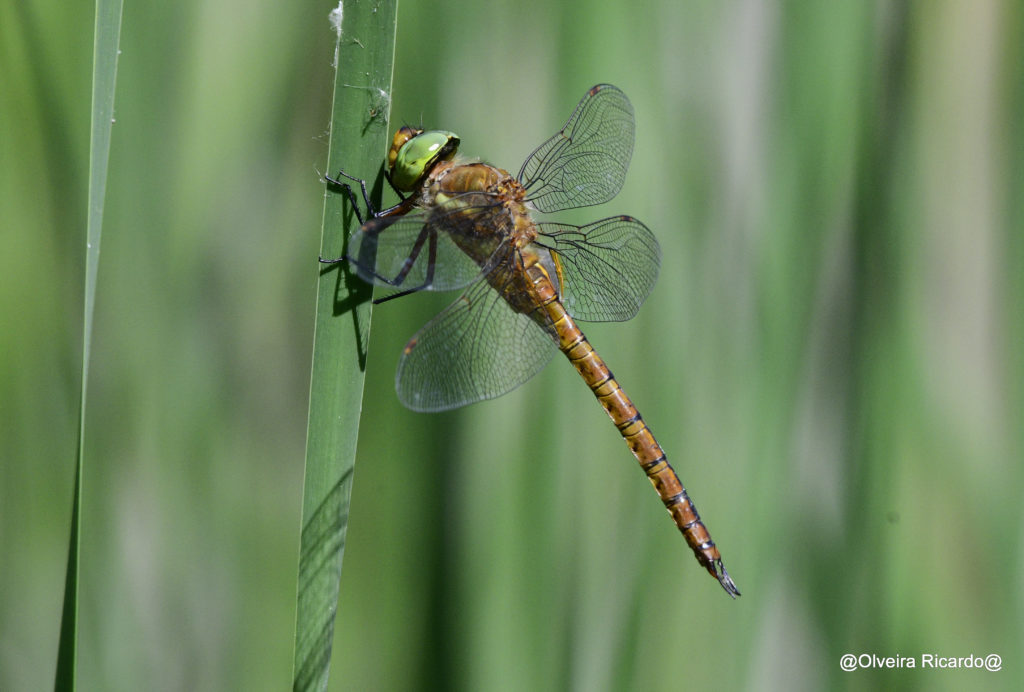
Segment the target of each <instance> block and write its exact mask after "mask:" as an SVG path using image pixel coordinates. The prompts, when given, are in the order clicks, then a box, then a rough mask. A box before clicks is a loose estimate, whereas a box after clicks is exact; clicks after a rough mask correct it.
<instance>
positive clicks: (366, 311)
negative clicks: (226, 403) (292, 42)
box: [292, 0, 397, 690]
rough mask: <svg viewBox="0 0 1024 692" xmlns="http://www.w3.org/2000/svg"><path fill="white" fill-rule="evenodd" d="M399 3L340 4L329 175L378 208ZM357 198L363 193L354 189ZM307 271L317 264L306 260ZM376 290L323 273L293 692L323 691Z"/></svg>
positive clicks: (332, 251) (330, 217) (330, 231)
mask: <svg viewBox="0 0 1024 692" xmlns="http://www.w3.org/2000/svg"><path fill="white" fill-rule="evenodd" d="M396 12H397V2H360V1H358V0H353V1H345V2H342V3H341V4H340V5H339V6H338V8H337V9H336V10H334V11H333V12H332V13H331V22H332V24H333V25H334V26H335V28H337V29H338V44H337V51H336V53H335V59H336V66H337V71H336V75H335V83H334V107H333V113H332V118H331V136H330V149H329V154H328V171H330V172H332V173H333V172H337V171H338V170H344V171H345V172H346V173H348V174H349V175H353V176H356V177H359V178H363V179H366V180H368V185H371V186H372V187H373V190H374V195H375V198H376V200H377V201H378V202H379V200H380V192H381V187H382V186H381V183H382V181H383V177H382V176H381V175H380V172H381V160H382V154H383V152H384V151H385V150H386V144H387V134H388V116H389V114H390V108H391V74H392V64H393V62H394V51H395V28H396V24H395V21H396ZM356 195H357V196H359V195H360V193H359V191H358V190H356ZM357 223H358V221H357V220H356V216H355V214H354V212H353V210H352V209H351V208H350V205H349V201H348V200H347V199H346V197H345V195H340V194H334V193H330V192H329V193H328V194H327V196H326V199H325V201H324V215H323V231H322V240H321V254H322V256H323V257H325V258H336V257H340V256H342V255H343V254H344V253H343V246H344V243H345V239H346V238H347V237H348V234H349V232H350V231H351V230H352V227H353V226H354V225H355V224H357ZM310 263H311V267H312V266H313V258H310ZM371 294H372V290H371V288H370V287H369V286H367V285H365V284H363V283H362V282H361V281H360V280H359V279H358V278H357V277H356V276H355V275H354V274H352V273H351V272H350V271H349V270H348V267H347V266H346V265H345V264H344V263H342V264H333V265H323V267H322V268H321V270H320V281H319V290H318V294H317V311H316V330H315V335H314V345H313V368H312V381H311V383H310V395H309V423H308V425H309V427H308V430H307V435H306V471H305V487H304V491H303V501H302V538H301V554H300V556H299V579H298V598H297V607H296V627H295V658H294V668H293V682H292V685H293V689H295V690H323V689H326V687H327V680H328V673H329V669H330V659H331V644H332V641H333V638H334V615H335V612H336V610H337V605H338V587H339V579H340V577H341V564H342V558H343V556H344V551H345V532H346V528H347V526H348V506H349V498H350V496H351V492H352V473H353V469H354V463H355V452H356V439H357V435H358V432H359V416H360V413H361V411H362V397H363V377H364V371H365V364H366V344H367V342H368V338H369V329H370V302H369V301H370V297H371Z"/></svg>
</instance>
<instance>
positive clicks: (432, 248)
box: [373, 226, 437, 305]
mask: <svg viewBox="0 0 1024 692" xmlns="http://www.w3.org/2000/svg"><path fill="white" fill-rule="evenodd" d="M427 240H429V249H428V250H427V275H426V277H424V279H423V283H422V284H420V285H419V286H415V287H413V288H407V289H405V290H404V291H399V292H398V293H392V294H391V295H387V296H384V297H383V298H376V299H374V301H373V304H374V305H380V304H381V303H384V302H386V301H389V300H394V299H395V298H401V297H402V296H407V295H409V294H410V293H416V292H418V291H422V290H424V289H427V288H430V286H431V285H432V284H433V283H434V265H435V264H436V263H437V233H436V232H434V231H433V230H431V229H429V228H428V227H427V226H424V227H423V230H422V231H421V232H420V235H419V237H418V238H417V239H416V244H415V245H413V248H412V252H410V253H409V256H408V257H406V258H405V262H403V263H402V271H400V272H399V273H398V276H396V277H395V278H394V280H393V283H392V281H388V283H390V284H391V285H393V286H398V285H400V284H401V283H402V282H403V281H405V277H406V276H408V275H409V271H410V270H411V269H412V265H413V264H414V263H415V262H416V258H417V257H419V254H420V252H421V251H422V250H423V243H424V242H425V241H427Z"/></svg>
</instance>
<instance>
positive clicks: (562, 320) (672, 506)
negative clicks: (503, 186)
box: [525, 262, 740, 598]
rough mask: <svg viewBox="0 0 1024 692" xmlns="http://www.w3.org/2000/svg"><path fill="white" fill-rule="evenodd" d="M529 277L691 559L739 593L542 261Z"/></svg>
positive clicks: (551, 325)
mask: <svg viewBox="0 0 1024 692" xmlns="http://www.w3.org/2000/svg"><path fill="white" fill-rule="evenodd" d="M525 268H526V272H527V275H528V276H529V277H530V282H531V283H532V288H533V294H534V302H535V304H536V305H538V307H537V308H536V309H537V310H538V311H540V312H541V313H542V315H540V316H539V317H540V320H541V321H542V322H543V323H545V324H546V327H547V328H548V329H549V330H553V331H554V333H555V335H556V336H557V338H558V347H559V349H560V350H561V351H562V353H564V354H565V355H566V357H567V358H568V359H569V362H570V363H572V364H573V367H575V368H576V371H577V372H578V373H579V374H580V376H581V377H583V380H584V382H586V383H587V386H588V387H590V390H591V391H592V392H593V393H594V396H595V397H597V400H598V402H599V403H600V404H601V406H602V408H604V410H605V411H606V412H607V413H608V415H609V417H611V419H612V421H613V422H614V423H615V427H617V428H618V429H619V432H620V433H621V434H622V437H623V439H625V440H626V444H627V445H629V449H630V451H631V452H633V456H635V457H636V460H637V461H638V462H639V463H640V468H642V469H643V470H644V473H646V474H647V477H648V478H649V479H650V481H651V484H652V485H654V489H655V490H656V491H657V492H658V495H659V496H660V497H661V501H662V502H663V503H664V504H665V508H666V509H668V513H669V515H671V517H672V520H673V521H674V522H675V524H676V526H677V527H678V528H679V530H680V531H681V532H682V534H683V537H684V538H685V539H686V542H687V544H688V545H689V546H690V548H691V549H692V550H693V553H694V555H695V556H696V557H697V561H698V562H700V564H701V565H703V566H704V568H705V569H706V570H707V571H708V572H709V573H710V574H711V576H713V577H714V578H715V579H717V580H718V582H719V583H720V584H721V585H722V588H723V589H725V591H726V593H728V594H729V595H730V596H732V597H733V598H735V597H736V596H739V595H740V592H739V589H738V588H736V584H735V583H733V581H732V578H730V577H729V573H728V572H727V571H726V570H725V566H724V565H723V564H722V555H721V554H720V553H719V552H718V547H717V546H716V545H715V542H714V541H713V540H711V534H710V533H708V530H707V527H706V526H704V522H703V521H701V518H700V515H699V514H698V513H697V508H696V506H694V504H693V501H692V500H690V497H689V495H687V494H686V489H685V488H684V487H683V484H682V482H680V480H679V476H678V475H676V472H675V470H674V469H673V468H672V465H671V464H669V463H668V459H666V457H665V451H664V450H663V449H662V448H661V445H659V444H658V441H657V440H656V439H654V435H653V434H652V433H651V430H650V428H648V427H647V423H645V422H644V419H643V417H642V416H641V415H640V412H639V411H637V409H636V406H634V405H633V402H632V401H630V399H629V396H627V395H626V392H624V391H623V389H622V387H620V386H619V383H618V382H616V381H615V378H614V377H613V376H612V373H611V370H609V369H608V366H607V365H605V363H604V360H602V359H601V357H600V356H599V355H598V354H597V352H596V351H595V350H594V348H593V346H591V345H590V342H589V341H588V340H587V337H586V336H584V334H583V332H582V330H580V328H579V327H578V326H577V325H576V322H575V321H574V320H573V319H572V317H571V316H570V315H569V314H568V313H567V312H566V310H565V307H564V306H563V305H562V303H561V301H559V300H558V294H557V292H556V291H555V288H554V285H553V284H552V282H551V280H550V279H549V277H548V275H547V273H546V271H545V270H544V268H543V266H542V265H541V264H540V263H537V262H531V263H529V264H528V266H526V267H525Z"/></svg>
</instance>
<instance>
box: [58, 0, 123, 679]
mask: <svg viewBox="0 0 1024 692" xmlns="http://www.w3.org/2000/svg"><path fill="white" fill-rule="evenodd" d="M122 5H123V0H96V27H95V43H94V46H93V72H92V124H91V129H90V141H89V207H88V217H87V221H86V233H85V234H86V243H85V298H84V308H83V322H82V388H81V398H80V400H79V408H78V456H77V459H76V463H75V490H74V500H73V501H72V509H71V539H70V545H69V547H68V563H67V571H66V574H65V578H64V607H63V613H62V615H61V627H60V645H59V649H58V652H57V671H56V676H55V680H54V689H57V690H72V689H74V687H75V664H76V657H77V649H78V575H79V572H78V567H79V548H80V533H79V531H80V526H81V521H80V512H81V507H82V502H81V493H82V470H83V456H84V452H83V450H84V446H85V404H86V395H87V391H88V382H89V355H90V350H91V349H90V347H91V344H92V321H93V312H94V310H93V308H94V306H95V303H96V272H97V268H98V266H99V259H100V236H101V231H102V227H103V200H104V197H105V195H106V190H107V164H108V161H109V158H110V135H111V129H112V126H113V120H114V85H115V83H116V81H117V55H118V44H119V41H120V36H121V8H122Z"/></svg>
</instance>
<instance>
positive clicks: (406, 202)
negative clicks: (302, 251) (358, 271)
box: [320, 171, 412, 264]
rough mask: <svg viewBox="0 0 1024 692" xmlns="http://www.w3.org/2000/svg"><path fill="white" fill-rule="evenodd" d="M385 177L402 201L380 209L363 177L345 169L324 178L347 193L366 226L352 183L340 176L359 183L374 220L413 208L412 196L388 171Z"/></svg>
mask: <svg viewBox="0 0 1024 692" xmlns="http://www.w3.org/2000/svg"><path fill="white" fill-rule="evenodd" d="M384 177H385V179H387V181H388V185H390V186H391V189H392V190H394V191H395V193H396V194H397V195H398V197H399V198H400V199H401V200H402V201H400V202H399V203H398V204H396V205H394V206H391V207H388V208H387V209H381V210H379V211H378V210H377V209H376V208H375V207H374V204H373V200H371V199H370V193H369V192H368V191H367V189H366V181H365V180H363V179H362V178H357V177H355V176H354V175H349V174H348V173H346V172H345V171H338V173H337V176H336V177H334V178H332V177H331V176H329V175H325V176H324V180H325V181H326V182H327V183H328V185H332V186H334V187H336V188H338V189H340V190H341V191H342V192H344V193H345V195H346V196H347V197H348V201H349V204H351V205H352V211H354V212H355V214H356V218H357V219H359V225H360V226H365V225H366V223H367V220H366V219H364V218H363V215H362V214H361V213H360V211H359V200H358V199H356V193H355V192H353V191H352V186H351V185H349V184H348V183H344V182H342V181H341V180H339V178H348V179H349V180H351V181H352V182H355V183H359V189H360V191H361V192H362V193H363V202H364V203H365V204H366V213H367V215H368V216H369V217H370V219H371V220H372V219H377V218H380V217H382V216H391V215H394V214H405V213H407V212H408V211H409V210H410V209H411V208H412V198H411V197H405V196H404V195H402V193H401V192H400V191H399V190H398V189H397V188H396V187H395V185H394V183H392V182H391V177H390V176H389V175H388V174H387V173H386V172H385V173H384ZM348 259H349V258H347V257H338V258H336V259H324V258H323V257H321V258H320V263H321V264H337V263H338V262H345V261H348Z"/></svg>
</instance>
